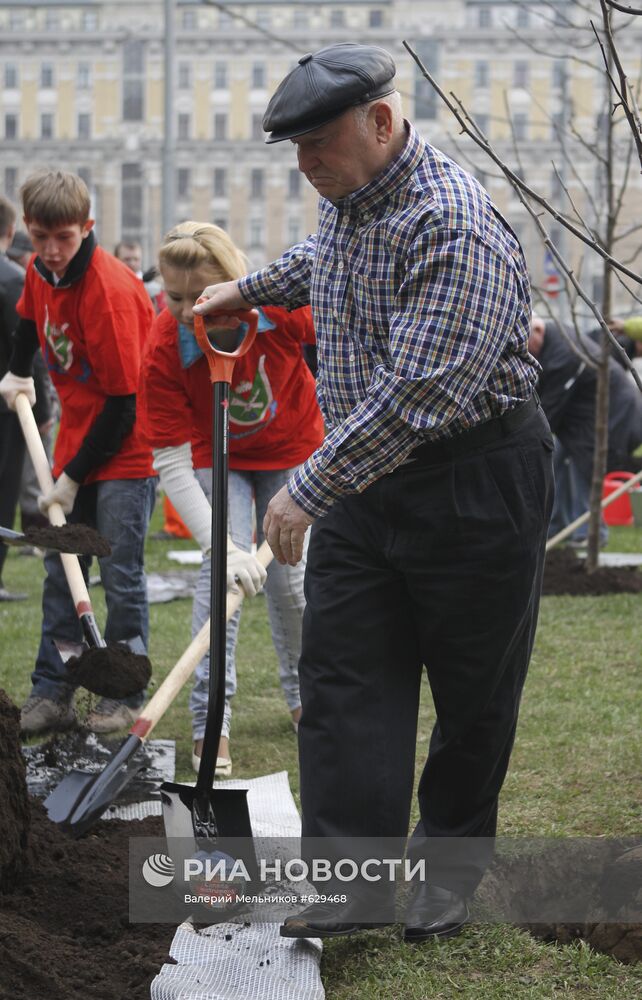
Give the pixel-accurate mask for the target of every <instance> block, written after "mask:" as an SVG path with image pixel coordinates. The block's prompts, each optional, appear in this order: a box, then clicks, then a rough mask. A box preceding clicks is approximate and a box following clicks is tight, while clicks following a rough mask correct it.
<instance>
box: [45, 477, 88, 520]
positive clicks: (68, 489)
mask: <svg viewBox="0 0 642 1000" xmlns="http://www.w3.org/2000/svg"><path fill="white" fill-rule="evenodd" d="M79 489H80V486H79V484H78V483H76V482H74V480H73V479H71V478H70V477H69V476H68V475H67V473H66V472H61V473H60V475H59V476H58V478H57V479H56V482H55V483H54V485H53V487H52V489H50V490H49V492H48V493H44V494H42V495H41V496H39V497H38V509H39V511H40V513H41V514H46V513H47V511H48V510H49V508H50V507H51V505H52V503H59V504H60V506H61V507H62V512H63V514H71V511H72V508H73V506H74V503H75V500H76V494H77V492H78V490H79Z"/></svg>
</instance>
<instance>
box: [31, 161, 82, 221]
mask: <svg viewBox="0 0 642 1000" xmlns="http://www.w3.org/2000/svg"><path fill="white" fill-rule="evenodd" d="M20 197H21V198H22V207H23V210H24V216H25V219H26V221H27V222H37V223H40V225H41V226H47V227H50V228H51V227H53V226H70V225H75V224H76V223H78V225H80V226H84V224H85V223H86V222H87V219H88V218H89V211H90V203H91V199H90V197H89V191H88V190H87V185H86V184H85V182H84V181H83V179H82V178H81V177H78V175H77V174H70V173H67V171H65V170H43V171H40V172H39V173H36V174H32V175H31V176H30V177H27V179H26V181H25V182H24V184H23V185H22V187H21V188H20Z"/></svg>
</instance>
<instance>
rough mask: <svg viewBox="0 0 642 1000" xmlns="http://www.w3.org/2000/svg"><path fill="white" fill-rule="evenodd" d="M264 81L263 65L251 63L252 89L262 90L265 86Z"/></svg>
mask: <svg viewBox="0 0 642 1000" xmlns="http://www.w3.org/2000/svg"><path fill="white" fill-rule="evenodd" d="M265 79H266V74H265V63H262V62H255V63H252V89H253V90H264V89H265V86H266V83H265Z"/></svg>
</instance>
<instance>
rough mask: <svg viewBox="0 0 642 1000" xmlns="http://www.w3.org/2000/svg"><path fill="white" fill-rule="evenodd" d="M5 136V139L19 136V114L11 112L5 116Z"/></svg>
mask: <svg viewBox="0 0 642 1000" xmlns="http://www.w3.org/2000/svg"><path fill="white" fill-rule="evenodd" d="M4 137H5V139H17V138H18V116H17V115H13V114H9V115H5V116H4Z"/></svg>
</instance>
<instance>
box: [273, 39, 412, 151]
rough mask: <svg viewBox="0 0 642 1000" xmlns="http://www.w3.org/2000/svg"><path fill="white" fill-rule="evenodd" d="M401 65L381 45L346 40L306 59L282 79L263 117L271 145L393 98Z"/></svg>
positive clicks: (303, 58)
mask: <svg viewBox="0 0 642 1000" xmlns="http://www.w3.org/2000/svg"><path fill="white" fill-rule="evenodd" d="M395 72H396V67H395V64H394V61H393V58H392V56H391V55H390V53H389V52H386V50H385V49H380V48H379V47H378V46H377V45H357V44H356V43H355V42H340V43H338V44H337V45H328V46H327V48H325V49H319V51H318V52H311V53H308V55H305V56H301V58H300V59H299V62H298V63H297V65H296V66H295V67H294V69H293V70H291V71H290V72H289V73H288V75H287V76H286V77H285V79H283V80H282V81H281V83H280V84H279V86H278V87H277V89H276V91H275V93H274V94H273V96H272V98H271V100H270V103H269V104H268V106H267V110H266V112H265V114H264V115H263V131H264V132H269V135H268V136H267V138H266V140H265V141H266V142H282V141H283V140H284V139H293V138H294V137H295V136H297V135H303V134H304V133H306V132H312V131H313V130H314V129H315V128H321V126H322V125H326V124H327V123H328V122H331V121H332V120H333V119H334V118H338V117H339V116H340V115H342V114H343V113H344V111H347V110H348V108H354V107H356V106H357V105H358V104H367V103H368V102H369V101H375V100H377V99H378V98H380V97H386V96H387V95H388V94H392V92H393V91H394V89H395V87H394V84H393V82H392V81H393V77H394V75H395Z"/></svg>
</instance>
